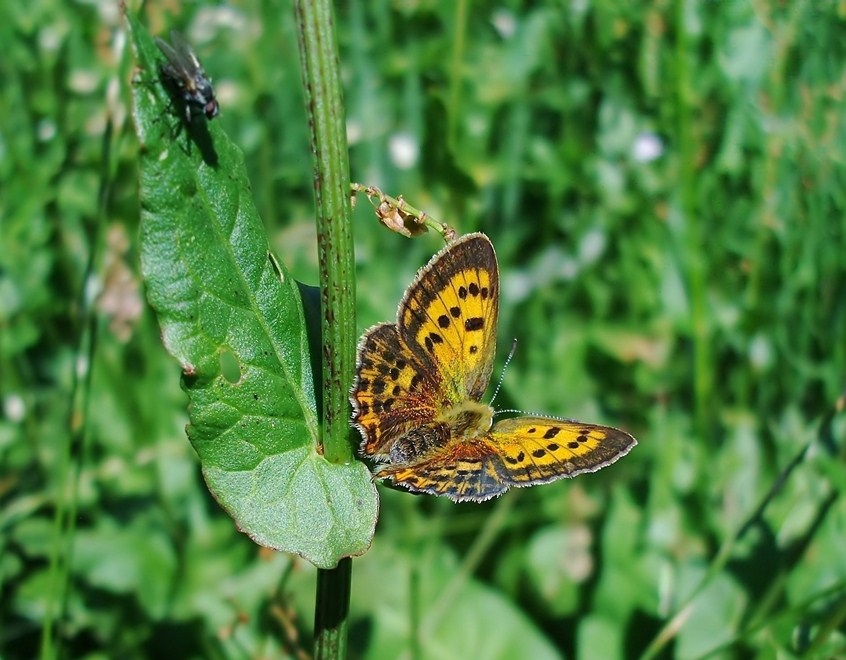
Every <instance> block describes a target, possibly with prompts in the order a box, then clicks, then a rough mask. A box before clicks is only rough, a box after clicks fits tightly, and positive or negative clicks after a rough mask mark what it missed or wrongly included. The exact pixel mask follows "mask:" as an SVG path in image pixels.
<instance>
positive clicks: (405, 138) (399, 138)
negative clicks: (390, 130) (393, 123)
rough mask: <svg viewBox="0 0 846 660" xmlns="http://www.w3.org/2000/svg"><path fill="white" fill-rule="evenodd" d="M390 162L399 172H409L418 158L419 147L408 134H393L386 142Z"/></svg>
mask: <svg viewBox="0 0 846 660" xmlns="http://www.w3.org/2000/svg"><path fill="white" fill-rule="evenodd" d="M388 151H389V152H390V154H391V162H392V163H393V164H394V165H396V166H397V167H398V168H399V169H401V170H410V169H411V168H412V167H414V166H415V165H417V160H418V159H419V158H420V145H419V144H418V142H417V140H416V139H415V138H414V136H413V135H410V134H409V133H394V134H393V135H392V136H391V139H390V140H389V141H388Z"/></svg>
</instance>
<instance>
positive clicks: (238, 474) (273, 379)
mask: <svg viewBox="0 0 846 660" xmlns="http://www.w3.org/2000/svg"><path fill="white" fill-rule="evenodd" d="M129 22H130V25H131V28H132V34H133V38H134V45H135V49H136V56H137V65H138V71H137V73H136V80H135V85H134V115H135V124H136V129H137V132H138V137H139V139H140V142H141V153H142V156H141V208H142V218H141V220H142V226H141V262H142V270H143V275H144V279H145V281H146V284H147V295H148V298H149V300H150V304H151V305H152V306H153V307H154V308H155V310H156V312H157V314H158V317H159V322H160V324H161V328H162V334H163V337H164V342H165V345H166V346H167V349H168V350H169V351H170V352H171V353H172V354H173V355H174V356H175V357H176V358H177V359H178V360H179V361H180V363H181V364H182V370H183V384H184V387H185V389H186V391H187V392H188V395H189V397H190V400H191V406H190V417H191V423H190V424H189V426H188V436H189V438H190V440H191V442H192V444H193V445H194V448H195V449H196V451H197V453H198V454H199V456H200V460H201V462H202V466H203V474H204V476H205V479H206V483H207V484H208V487H209V489H210V490H211V492H212V493H213V494H214V496H215V497H216V498H217V500H218V501H219V502H220V504H221V505H222V506H223V508H224V509H226V511H227V512H228V513H229V514H230V515H231V516H232V517H233V518H234V519H235V521H236V523H237V524H238V526H239V527H240V528H241V529H242V530H243V531H245V532H246V533H247V534H249V535H250V537H252V538H253V539H254V540H255V541H256V542H257V543H260V544H262V545H265V546H268V547H271V548H276V549H279V550H285V551H288V552H296V553H298V554H300V555H302V556H303V557H305V558H306V559H308V560H309V561H311V562H313V563H314V564H316V565H317V566H319V567H323V568H328V567H332V566H334V565H335V564H336V563H337V561H338V560H339V559H340V558H341V557H344V556H349V555H356V554H361V553H362V552H364V551H365V550H366V549H367V548H368V546H369V544H370V540H371V538H372V534H373V530H374V526H375V520H376V515H377V511H378V501H377V496H376V491H375V488H374V486H373V484H372V483H371V480H370V474H369V472H368V471H367V468H366V467H365V466H364V465H363V464H362V463H358V462H354V463H352V464H349V465H333V464H330V463H328V462H327V461H326V460H325V459H324V458H323V457H322V456H321V455H320V453H319V452H318V447H319V446H320V437H319V434H320V427H319V423H318V414H317V406H316V401H315V390H314V384H313V378H312V369H311V362H310V359H311V358H310V353H309V342H308V336H307V332H306V314H305V312H304V309H303V302H302V299H301V295H300V289H299V287H298V284H297V283H296V282H295V281H294V280H293V279H292V278H291V277H290V276H289V275H288V273H287V272H286V270H285V268H284V266H283V265H282V264H280V263H279V262H277V261H276V260H275V259H274V258H273V256H272V255H271V254H270V251H269V248H268V243H267V239H266V237H265V235H264V231H263V227H262V224H261V221H260V219H259V217H258V215H257V212H256V209H255V207H254V205H253V202H252V200H251V198H250V185H249V183H248V181H247V178H246V174H245V168H244V163H243V157H242V154H241V152H240V150H239V149H237V148H236V147H235V146H234V145H233V144H232V143H231V142H230V141H229V140H228V138H227V137H226V135H225V134H224V133H223V131H222V129H221V127H220V122H219V121H214V122H207V121H206V120H205V119H204V118H203V117H194V118H193V120H192V121H191V122H187V121H185V118H184V115H183V113H182V108H181V107H179V103H178V102H174V101H173V100H172V99H171V98H170V97H169V95H168V93H167V90H166V89H165V88H164V87H163V86H162V84H161V82H160V79H159V74H158V71H159V68H158V67H159V62H160V61H161V59H162V58H161V55H160V54H159V53H158V50H157V48H156V46H155V45H154V44H153V42H152V41H151V39H150V37H149V36H148V35H147V34H146V32H145V31H143V29H141V28H140V27H139V26H138V24H137V23H136V22H135V21H134V19H132V18H131V17H130V19H129Z"/></svg>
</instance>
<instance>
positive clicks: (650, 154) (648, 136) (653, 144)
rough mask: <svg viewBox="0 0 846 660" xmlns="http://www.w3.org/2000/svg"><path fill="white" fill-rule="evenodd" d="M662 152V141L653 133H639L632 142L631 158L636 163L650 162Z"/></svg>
mask: <svg viewBox="0 0 846 660" xmlns="http://www.w3.org/2000/svg"><path fill="white" fill-rule="evenodd" d="M663 153H664V143H663V142H662V141H661V138H660V137H658V135H656V134H655V133H639V134H638V135H637V137H636V138H635V140H634V144H632V158H633V159H634V160H636V161H637V162H638V163H651V162H652V161H653V160H655V159H656V158H660V157H661V154H663Z"/></svg>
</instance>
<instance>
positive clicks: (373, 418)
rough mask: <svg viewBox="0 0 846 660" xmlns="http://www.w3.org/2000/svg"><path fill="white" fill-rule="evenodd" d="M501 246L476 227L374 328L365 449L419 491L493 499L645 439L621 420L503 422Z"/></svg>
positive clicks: (363, 399) (366, 373)
mask: <svg viewBox="0 0 846 660" xmlns="http://www.w3.org/2000/svg"><path fill="white" fill-rule="evenodd" d="M498 312H499V271H498V266H497V261H496V255H495V253H494V249H493V245H492V244H491V242H490V240H489V239H488V238H487V237H486V236H484V235H483V234H468V235H466V236H464V237H462V238H460V239H458V240H456V241H455V242H453V243H451V244H450V245H448V246H447V247H446V248H444V249H443V250H441V252H439V253H438V254H437V255H435V256H434V257H433V258H432V260H431V261H430V262H429V264H428V265H427V266H425V267H424V268H423V269H421V270H420V272H419V273H418V274H417V277H416V278H415V280H414V282H413V283H412V285H411V286H410V287H409V288H408V291H407V292H406V294H405V296H404V297H403V300H402V301H401V302H400V306H399V310H398V313H397V323H395V324H394V323H382V324H379V325H376V326H374V327H373V328H371V329H370V330H368V331H367V332H366V333H365V334H364V336H363V337H362V340H361V342H360V343H359V347H358V359H357V368H356V379H355V383H354V385H353V388H352V391H351V396H350V400H351V402H352V404H353V411H354V412H353V423H354V425H355V426H356V427H357V428H358V429H359V431H360V432H361V435H362V443H361V447H360V453H361V454H362V455H364V456H367V457H371V458H373V459H374V460H376V461H378V462H380V463H384V465H381V466H380V467H379V468H378V469H377V471H376V472H375V475H374V476H375V478H377V479H386V478H387V479H391V480H392V482H393V483H395V484H398V485H401V486H403V487H405V488H407V489H409V490H411V491H413V492H420V493H429V494H433V495H444V496H446V497H449V498H450V499H452V500H454V501H457V502H461V501H483V500H486V499H489V498H491V497H494V496H497V495H500V494H502V493H503V492H505V491H506V490H508V488H509V487H511V486H529V485H533V484H538V483H546V482H549V481H553V480H555V479H558V478H561V477H570V476H575V475H577V474H580V473H582V472H593V471H596V470H598V469H600V468H601V467H604V466H605V465H608V464H610V463H612V462H614V461H615V460H617V459H618V458H619V457H620V456H623V455H624V454H626V453H628V451H629V450H630V449H631V447H633V446H634V445H635V444H636V441H635V439H634V438H633V437H631V436H630V435H629V434H627V433H625V432H623V431H620V430H618V429H613V428H611V427H605V426H598V425H593V424H585V423H582V422H576V421H573V420H566V419H558V418H554V417H543V416H522V417H516V418H512V419H505V420H502V421H498V422H495V423H494V421H493V419H494V410H493V408H491V406H489V405H487V404H485V403H482V402H481V398H482V396H483V395H484V393H485V390H486V388H487V386H488V383H489V381H490V377H491V372H492V369H493V361H494V356H495V353H496V324H497V318H498Z"/></svg>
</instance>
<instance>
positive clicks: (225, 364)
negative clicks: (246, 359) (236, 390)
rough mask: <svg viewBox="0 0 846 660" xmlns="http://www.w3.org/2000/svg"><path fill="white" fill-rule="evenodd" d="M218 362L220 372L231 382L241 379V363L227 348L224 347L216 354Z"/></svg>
mask: <svg viewBox="0 0 846 660" xmlns="http://www.w3.org/2000/svg"><path fill="white" fill-rule="evenodd" d="M218 361H219V362H220V373H221V374H223V377H224V378H225V379H226V380H227V381H229V382H230V383H232V384H235V383H237V382H238V381H239V380H241V363H240V362H239V360H238V357H237V356H236V355H235V353H233V352H232V351H231V350H229V349H228V348H224V349H223V350H222V351H221V352H220V355H219V356H218Z"/></svg>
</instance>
